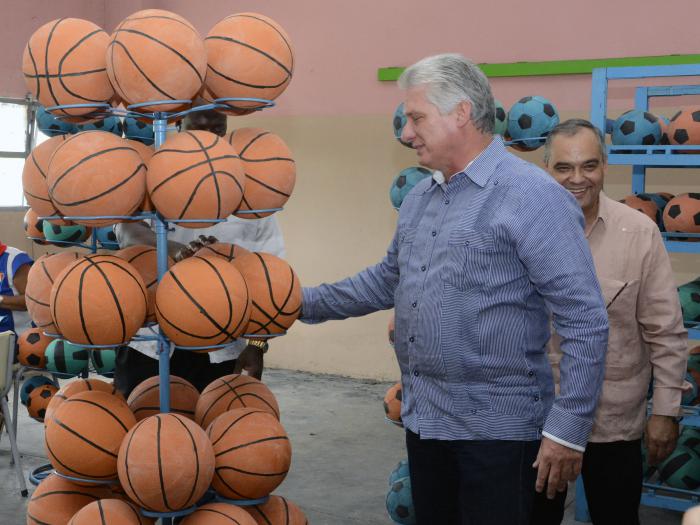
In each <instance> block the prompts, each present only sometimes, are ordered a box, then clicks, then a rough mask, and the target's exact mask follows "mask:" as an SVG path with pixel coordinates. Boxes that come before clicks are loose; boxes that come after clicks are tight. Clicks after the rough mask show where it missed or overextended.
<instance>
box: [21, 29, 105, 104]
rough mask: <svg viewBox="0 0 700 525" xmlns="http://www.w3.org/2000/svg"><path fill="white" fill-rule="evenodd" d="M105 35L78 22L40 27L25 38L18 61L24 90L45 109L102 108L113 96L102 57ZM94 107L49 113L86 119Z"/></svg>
mask: <svg viewBox="0 0 700 525" xmlns="http://www.w3.org/2000/svg"><path fill="white" fill-rule="evenodd" d="M108 43H109V35H107V33H105V32H104V31H103V30H102V29H101V28H100V27H99V26H97V25H95V24H93V23H92V22H90V21H88V20H81V19H79V18H61V19H58V20H53V21H51V22H48V23H47V24H44V25H43V26H41V27H40V28H39V29H37V30H36V31H35V32H34V34H33V35H32V36H31V37H30V38H29V42H28V43H27V45H26V47H25V48H24V55H23V57H22V73H24V81H25V83H26V84H27V89H29V91H31V92H32V94H33V95H34V96H35V97H36V98H37V99H38V100H39V103H40V104H41V105H42V106H45V107H51V106H58V105H64V104H90V103H95V104H105V103H109V101H110V99H111V98H112V97H113V96H114V89H112V86H111V84H110V83H109V78H108V77H107V70H106V65H107V64H106V60H105V53H106V51H107V44H108ZM95 109H96V107H95V106H91V107H81V108H67V109H58V110H53V111H52V113H54V114H56V115H87V114H89V113H92V112H94V111H95Z"/></svg>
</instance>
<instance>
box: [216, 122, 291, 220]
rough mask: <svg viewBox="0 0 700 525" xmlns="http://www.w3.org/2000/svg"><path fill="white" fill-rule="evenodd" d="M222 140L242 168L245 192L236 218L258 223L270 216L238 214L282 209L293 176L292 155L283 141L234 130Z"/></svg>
mask: <svg viewBox="0 0 700 525" xmlns="http://www.w3.org/2000/svg"><path fill="white" fill-rule="evenodd" d="M226 140H227V141H228V142H229V144H231V145H232V146H233V147H234V148H235V150H236V151H237V152H238V153H239V155H240V156H241V160H242V161H243V167H244V168H245V191H244V192H243V201H242V202H241V206H240V208H238V210H237V211H236V215H237V216H239V217H241V218H243V219H255V218H258V219H259V218H260V217H267V216H268V215H272V214H273V213H274V212H272V211H268V212H261V213H241V212H242V211H245V210H270V209H275V208H282V207H283V206H284V205H285V203H286V202H287V200H288V199H289V197H290V196H291V195H292V190H294V183H295V182H296V173H297V169H296V164H295V162H294V159H293V158H292V152H291V151H290V150H289V148H288V147H287V145H286V144H285V143H284V141H283V140H282V139H281V138H280V137H279V136H277V135H275V134H274V133H271V132H269V131H265V130H264V129H258V128H241V129H237V130H235V131H232V132H231V133H229V134H228V135H227V136H226Z"/></svg>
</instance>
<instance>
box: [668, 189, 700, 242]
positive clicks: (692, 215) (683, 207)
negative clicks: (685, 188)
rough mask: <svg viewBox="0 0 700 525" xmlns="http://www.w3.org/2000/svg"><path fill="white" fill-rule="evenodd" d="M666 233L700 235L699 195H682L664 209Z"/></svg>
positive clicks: (672, 200)
mask: <svg viewBox="0 0 700 525" xmlns="http://www.w3.org/2000/svg"><path fill="white" fill-rule="evenodd" d="M664 228H666V231H667V232H687V233H700V193H682V194H680V195H677V196H675V197H674V198H672V199H671V200H670V201H668V204H666V207H665V208H664Z"/></svg>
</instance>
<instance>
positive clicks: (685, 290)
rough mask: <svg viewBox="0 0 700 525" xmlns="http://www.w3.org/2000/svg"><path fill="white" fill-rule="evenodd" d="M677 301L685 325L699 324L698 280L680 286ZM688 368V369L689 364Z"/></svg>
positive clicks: (699, 280) (699, 282)
mask: <svg viewBox="0 0 700 525" xmlns="http://www.w3.org/2000/svg"><path fill="white" fill-rule="evenodd" d="M678 299H679V301H680V303H681V311H682V312H683V320H684V321H685V322H687V323H697V322H700V279H696V280H695V281H690V282H689V283H685V284H682V285H680V286H679V287H678ZM688 366H689V367H690V363H689V364H688Z"/></svg>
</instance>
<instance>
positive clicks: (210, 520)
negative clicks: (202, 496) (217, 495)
mask: <svg viewBox="0 0 700 525" xmlns="http://www.w3.org/2000/svg"><path fill="white" fill-rule="evenodd" d="M246 510H248V507H246ZM246 510H243V507H239V506H237V505H231V504H230V503H207V504H206V505H202V506H201V507H199V508H198V509H197V510H196V511H194V512H193V513H192V514H190V515H189V516H187V517H186V518H185V519H184V520H182V524H181V525H255V520H254V519H253V518H252V517H251V516H250V514H248V512H246Z"/></svg>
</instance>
